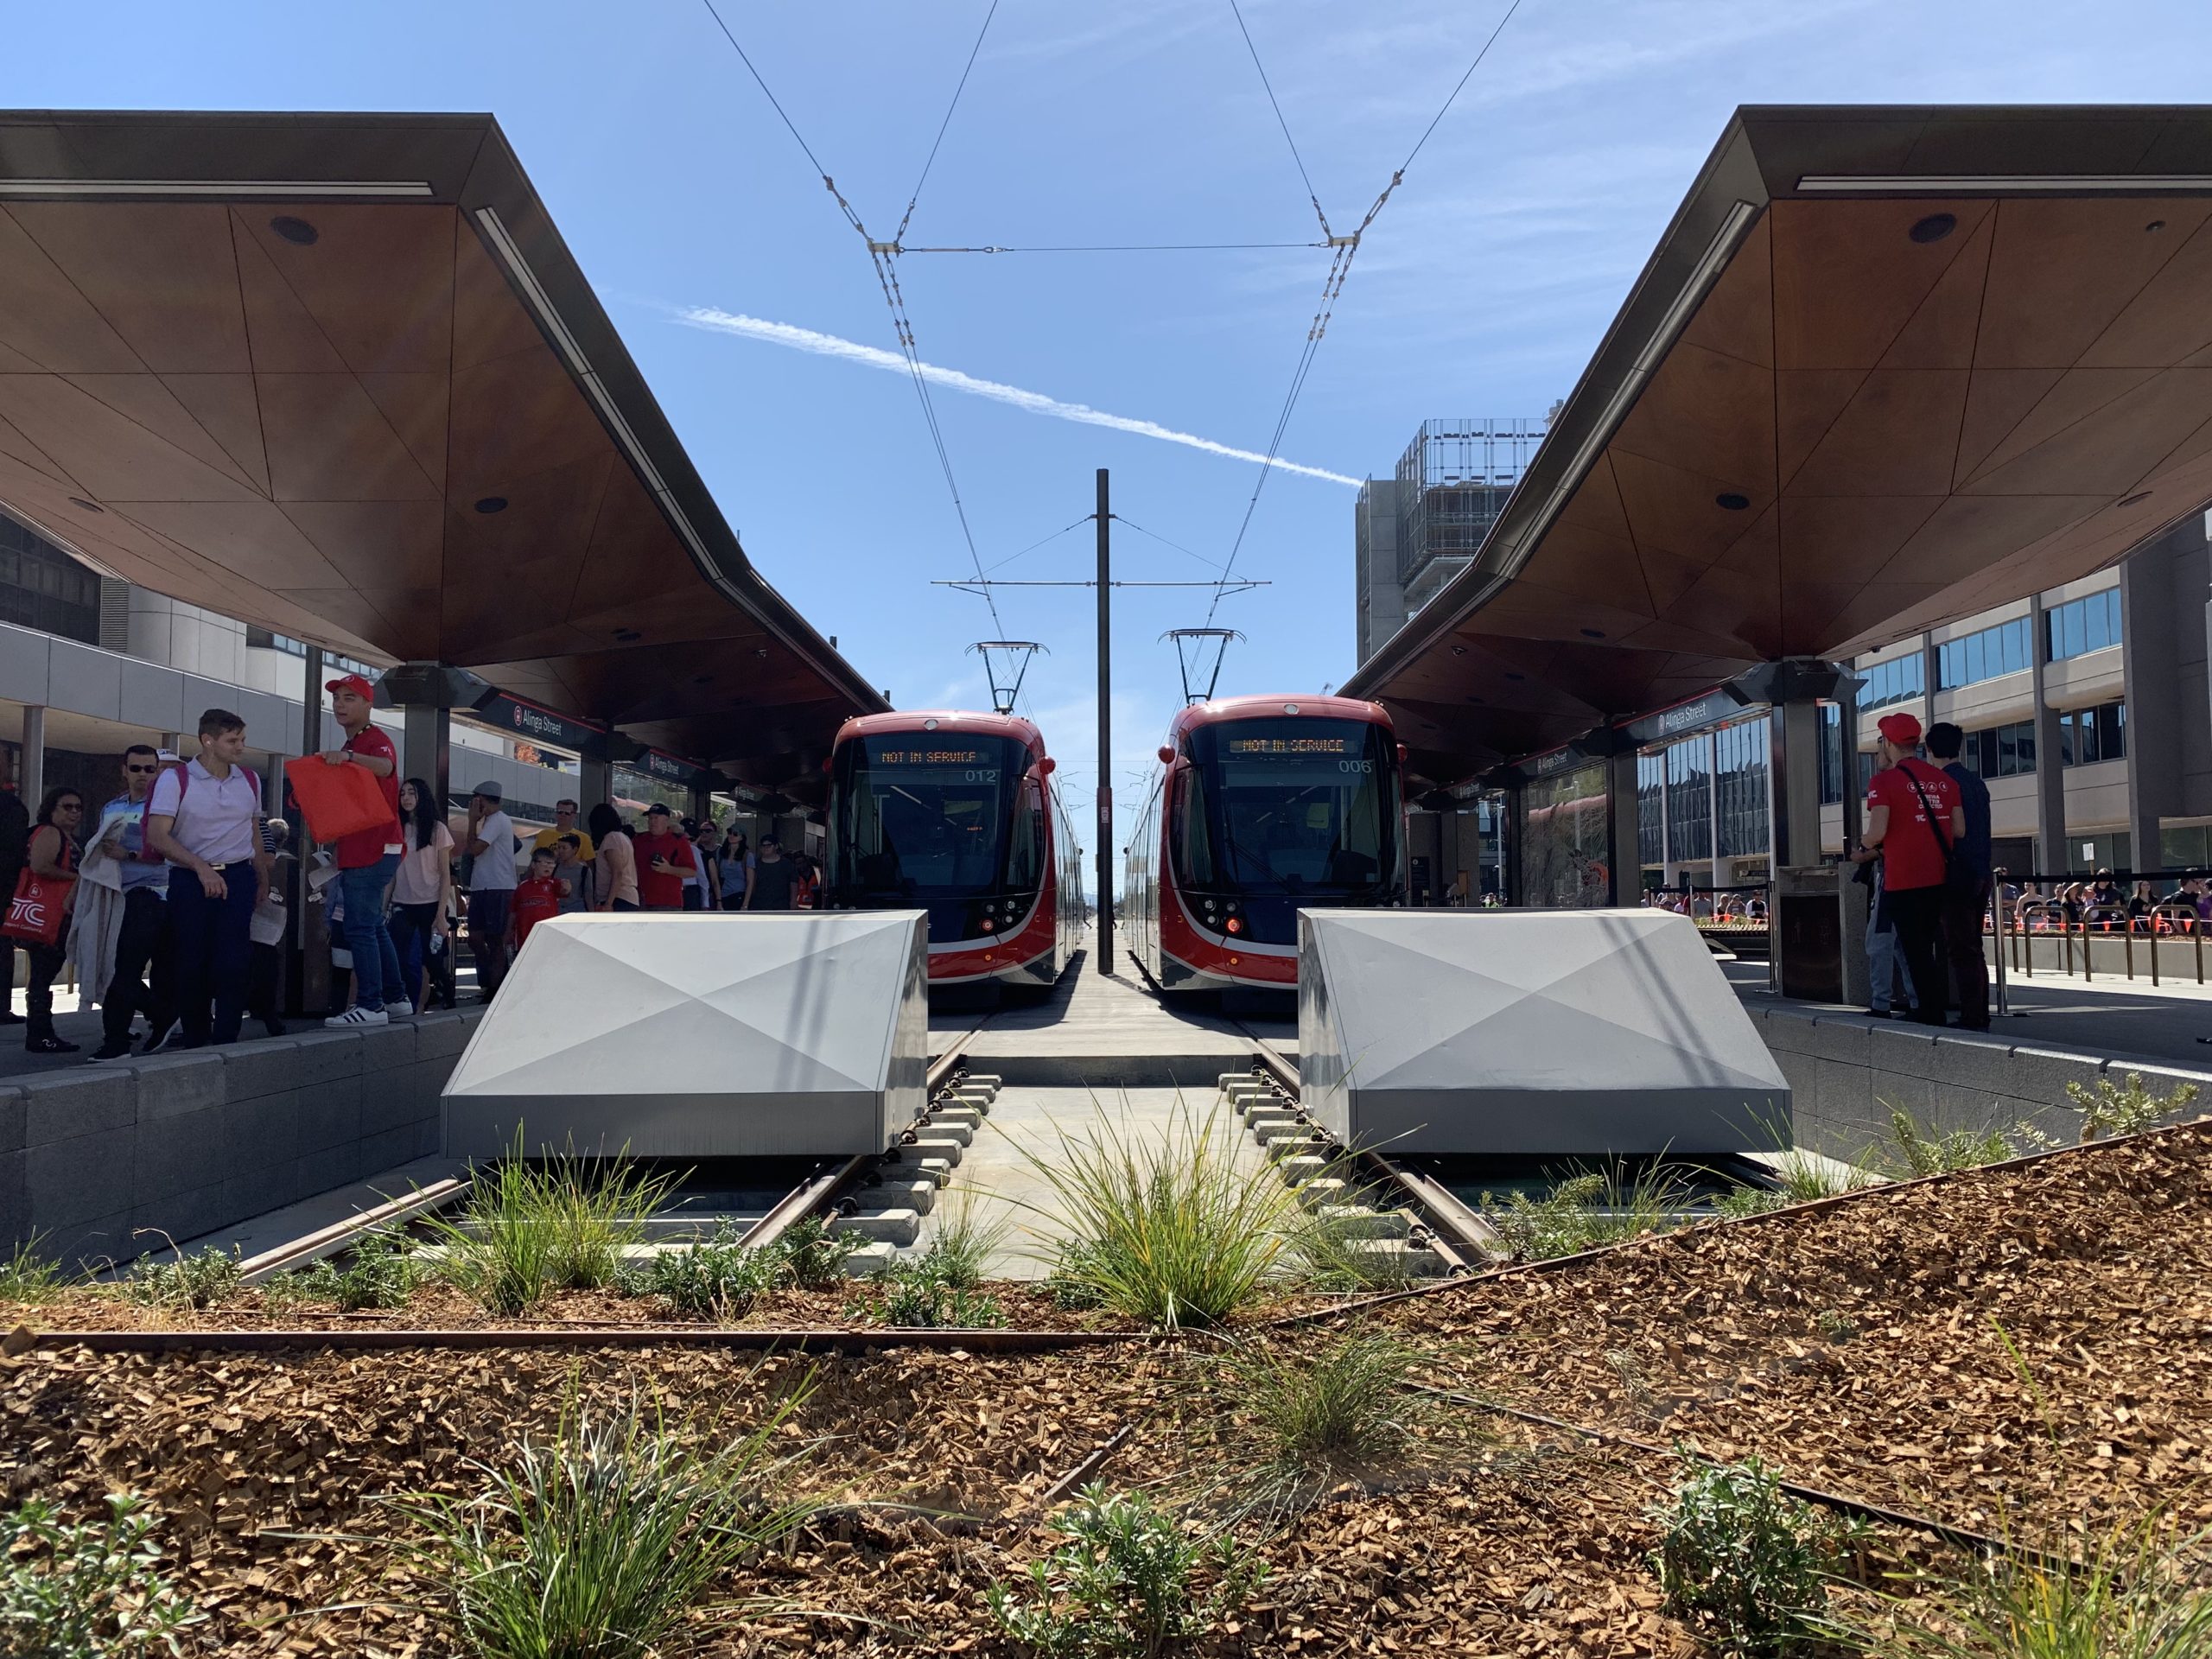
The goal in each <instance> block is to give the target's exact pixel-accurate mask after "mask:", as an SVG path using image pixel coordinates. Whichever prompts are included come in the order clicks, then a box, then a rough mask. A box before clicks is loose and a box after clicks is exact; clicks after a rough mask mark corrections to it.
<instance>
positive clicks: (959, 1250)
mask: <svg viewBox="0 0 2212 1659" xmlns="http://www.w3.org/2000/svg"><path fill="white" fill-rule="evenodd" d="M931 1220H932V1222H933V1225H932V1226H931V1230H930V1243H929V1249H928V1250H927V1251H926V1252H925V1255H927V1256H928V1257H929V1259H930V1261H931V1263H932V1264H933V1270H934V1272H935V1274H936V1275H937V1277H938V1279H939V1280H940V1281H942V1282H943V1283H944V1284H946V1285H948V1286H950V1287H951V1288H953V1289H955V1290H973V1289H975V1288H976V1287H977V1286H978V1285H980V1284H982V1282H983V1278H984V1275H985V1274H986V1273H987V1272H988V1270H989V1268H990V1265H991V1258H992V1257H993V1256H994V1255H996V1254H997V1253H998V1249H999V1247H1000V1245H1001V1244H1002V1243H1005V1241H1006V1235H1007V1229H1008V1227H1009V1225H1010V1220H1009V1218H1008V1217H1006V1216H1005V1215H1000V1216H998V1217H993V1218H991V1219H988V1220H986V1219H985V1218H984V1217H983V1215H982V1212H981V1211H980V1210H979V1208H978V1206H977V1205H976V1199H975V1195H974V1193H973V1192H972V1191H971V1190H970V1189H969V1188H967V1187H962V1188H961V1189H960V1191H959V1192H957V1193H956V1194H954V1196H953V1199H952V1202H951V1203H950V1204H949V1205H945V1206H944V1208H943V1210H942V1211H940V1212H939V1213H938V1214H936V1215H934V1216H932V1217H931Z"/></svg>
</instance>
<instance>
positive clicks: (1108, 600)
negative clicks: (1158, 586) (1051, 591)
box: [1094, 467, 1114, 974]
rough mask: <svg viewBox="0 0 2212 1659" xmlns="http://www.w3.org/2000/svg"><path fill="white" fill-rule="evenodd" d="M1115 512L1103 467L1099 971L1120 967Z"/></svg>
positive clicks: (1100, 499)
mask: <svg viewBox="0 0 2212 1659" xmlns="http://www.w3.org/2000/svg"><path fill="white" fill-rule="evenodd" d="M1112 524H1113V514H1112V513H1111V512H1109V510H1108V507H1107V501H1106V469H1105V468H1104V467H1100V468H1099V469H1098V941H1097V944H1096V946H1095V947H1094V948H1095V949H1096V951H1097V953H1098V971H1099V972H1100V973H1102V974H1110V973H1112V972H1113V971H1114V703H1113V696H1114V618H1113V608H1112V607H1113V604H1114V588H1113V572H1112V542H1111V535H1112Z"/></svg>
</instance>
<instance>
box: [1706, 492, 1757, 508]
mask: <svg viewBox="0 0 2212 1659" xmlns="http://www.w3.org/2000/svg"><path fill="white" fill-rule="evenodd" d="M1713 505H1714V506H1716V507H1726V508H1727V509H1728V511H1729V512H1742V511H1743V510H1744V509H1745V507H1748V506H1750V505H1751V497H1750V496H1748V495H1738V494H1737V493H1736V492H1735V491H1733V490H1723V491H1721V492H1720V493H1719V494H1718V495H1716V496H1714V497H1713Z"/></svg>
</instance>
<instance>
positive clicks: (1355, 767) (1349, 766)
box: [1337, 760, 1375, 773]
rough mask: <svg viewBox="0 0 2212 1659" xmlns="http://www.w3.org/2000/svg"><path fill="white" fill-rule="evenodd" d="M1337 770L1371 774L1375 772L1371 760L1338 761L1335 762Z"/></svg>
mask: <svg viewBox="0 0 2212 1659" xmlns="http://www.w3.org/2000/svg"><path fill="white" fill-rule="evenodd" d="M1337 770H1338V772H1366V773H1372V772H1374V770H1375V763H1374V762H1373V761H1372V760H1339V761H1338V762H1337Z"/></svg>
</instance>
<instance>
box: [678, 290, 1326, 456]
mask: <svg viewBox="0 0 2212 1659" xmlns="http://www.w3.org/2000/svg"><path fill="white" fill-rule="evenodd" d="M676 320H677V321H678V322H681V323H683V324H684V325H685V326H686V327H692V328H704V329H707V330H709V331H710V332H712V333H715V334H736V335H739V336H741V338H743V339H746V340H766V341H767V342H768V344H770V345H771V346H790V347H791V349H792V350H794V351H800V352H812V353H815V354H816V355H817V356H820V357H836V358H842V359H844V360H845V361H846V362H848V363H858V364H861V365H863V366H864V367H867V368H871V369H887V370H890V371H891V372H893V373H895V374H904V373H906V359H905V358H903V357H901V356H899V353H896V352H887V351H882V350H880V349H878V348H877V347H875V346H863V345H861V343H860V342H859V341H858V340H845V339H842V338H840V337H839V336H838V335H836V334H817V332H816V331H815V330H813V329H811V328H800V327H795V326H794V325H792V324H791V323H788V322H768V321H764V320H763V319H761V318H760V317H747V316H743V315H739V314H737V313H735V312H730V311H718V310H715V308H713V307H711V306H703V305H694V306H686V307H683V308H679V309H678V310H677V313H676ZM921 372H922V377H923V378H925V379H926V380H928V381H929V382H930V383H931V385H939V386H943V387H944V388H945V389H946V390H948V391H965V392H970V393H972V394H974V395H975V396H976V397H988V398H991V399H992V400H994V401H995V402H997V403H1001V404H1013V405H1014V407H1015V408H1016V409H1020V410H1027V411H1028V412H1029V413H1030V414H1032V415H1049V416H1052V418H1053V419H1054V420H1058V421H1079V422H1081V423H1083V424H1084V425H1085V426H1103V427H1107V428H1109V429H1112V430H1114V431H1116V432H1128V433H1132V434H1134V435H1136V436H1138V437H1140V438H1157V439H1159V440H1160V442H1162V443H1179V444H1182V445H1183V446H1185V448H1191V449H1203V450H1205V452H1206V453H1207V454H1210V455H1226V456H1227V457H1228V458H1229V459H1230V460H1231V461H1251V462H1253V463H1254V464H1255V465H1264V464H1265V463H1266V461H1267V459H1268V458H1267V457H1266V456H1265V455H1263V454H1259V453H1258V452H1256V451H1255V450H1251V449H1236V448H1230V446H1229V445H1228V444H1225V443H1216V442H1214V441H1213V440H1212V439H1211V438H1202V437H1199V436H1198V435H1197V434H1196V433H1192V432H1178V431H1176V430H1175V429H1174V428H1173V427H1168V426H1162V425H1160V423H1158V422H1157V421H1137V420H1132V419H1130V418H1129V417H1128V416H1126V415H1109V414H1108V413H1106V412H1105V410H1098V409H1093V408H1091V407H1090V404H1064V403H1062V402H1061V401H1060V400H1059V399H1058V398H1057V397H1046V396H1045V394H1044V393H1043V392H1041V391H1023V390H1022V389H1021V388H1020V386H1009V385H1004V384H1002V383H1001V382H1000V381H996V380H978V379H977V378H976V377H975V376H974V375H972V374H963V373H961V372H960V371H959V370H957V369H941V368H939V367H938V366H937V365H935V364H933V363H925V364H923V365H921ZM1274 464H1275V467H1276V468H1277V469H1278V470H1280V471H1281V472H1286V473H1298V474H1302V475H1304V476H1305V477H1307V478H1322V479H1326V480H1328V481H1329V482H1330V483H1332V484H1349V485H1351V486H1355V487H1357V486H1358V484H1359V482H1360V480H1358V479H1356V478H1349V477H1346V476H1345V475H1344V474H1342V473H1332V472H1331V471H1329V470H1328V468H1326V467H1305V466H1301V465H1300V464H1299V463H1298V462H1297V461H1285V460H1283V459H1282V458H1281V456H1280V455H1278V456H1277V457H1276V458H1275V463H1274Z"/></svg>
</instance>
